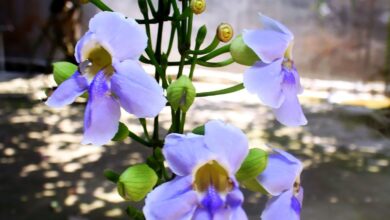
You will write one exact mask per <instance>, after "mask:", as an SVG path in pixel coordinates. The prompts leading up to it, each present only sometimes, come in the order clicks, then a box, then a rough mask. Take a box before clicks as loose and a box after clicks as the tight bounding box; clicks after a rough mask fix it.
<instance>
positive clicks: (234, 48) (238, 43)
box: [230, 35, 260, 66]
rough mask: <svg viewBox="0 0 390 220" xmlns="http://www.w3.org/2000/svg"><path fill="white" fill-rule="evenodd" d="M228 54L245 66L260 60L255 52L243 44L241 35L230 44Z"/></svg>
mask: <svg viewBox="0 0 390 220" xmlns="http://www.w3.org/2000/svg"><path fill="white" fill-rule="evenodd" d="M230 54H231V55H232V58H233V60H234V61H235V62H236V63H239V64H242V65H246V66H252V65H253V64H255V63H256V62H257V61H259V60H260V58H259V57H258V56H257V54H256V53H255V52H254V51H253V50H252V49H251V48H249V47H248V46H247V45H246V44H245V42H244V40H243V38H242V36H241V35H239V36H237V37H236V38H235V39H234V40H233V42H232V43H231V44H230Z"/></svg>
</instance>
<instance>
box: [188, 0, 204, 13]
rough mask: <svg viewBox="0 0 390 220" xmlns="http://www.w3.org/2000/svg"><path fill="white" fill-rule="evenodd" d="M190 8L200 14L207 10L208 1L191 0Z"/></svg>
mask: <svg viewBox="0 0 390 220" xmlns="http://www.w3.org/2000/svg"><path fill="white" fill-rule="evenodd" d="M190 7H191V10H192V12H193V13H195V14H200V13H202V12H204V10H205V9H206V0H191V3H190Z"/></svg>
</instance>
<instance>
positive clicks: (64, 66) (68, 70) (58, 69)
mask: <svg viewBox="0 0 390 220" xmlns="http://www.w3.org/2000/svg"><path fill="white" fill-rule="evenodd" d="M76 70H77V66H76V65H74V64H73V63H69V62H66V61H60V62H55V63H53V76H54V81H56V83H57V85H60V84H61V83H62V82H64V81H65V80H67V79H68V78H69V77H71V76H72V75H73V74H74V73H75V72H76Z"/></svg>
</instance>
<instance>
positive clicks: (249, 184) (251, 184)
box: [240, 178, 269, 195]
mask: <svg viewBox="0 0 390 220" xmlns="http://www.w3.org/2000/svg"><path fill="white" fill-rule="evenodd" d="M240 186H242V187H244V188H246V189H248V190H251V191H253V192H259V193H261V194H264V195H268V194H269V193H268V192H267V190H265V189H264V187H263V186H262V185H261V184H260V183H259V181H258V180H257V179H256V178H250V179H246V180H243V181H241V182H240Z"/></svg>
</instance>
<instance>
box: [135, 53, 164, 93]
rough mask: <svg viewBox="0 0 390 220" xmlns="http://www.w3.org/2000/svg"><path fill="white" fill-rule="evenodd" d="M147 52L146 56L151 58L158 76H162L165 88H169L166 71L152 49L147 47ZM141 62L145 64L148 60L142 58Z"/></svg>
mask: <svg viewBox="0 0 390 220" xmlns="http://www.w3.org/2000/svg"><path fill="white" fill-rule="evenodd" d="M145 51H146V54H147V55H148V56H149V59H150V63H151V64H153V65H154V67H155V68H156V72H157V75H159V76H161V79H162V83H163V87H164V88H167V87H168V81H167V79H166V77H165V71H164V70H163V68H161V66H160V64H159V62H158V61H157V59H156V57H155V56H154V53H153V50H152V49H151V48H150V47H147V48H146V49H145ZM140 60H141V61H145V63H148V62H147V61H146V60H144V59H142V57H141V59H140Z"/></svg>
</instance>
